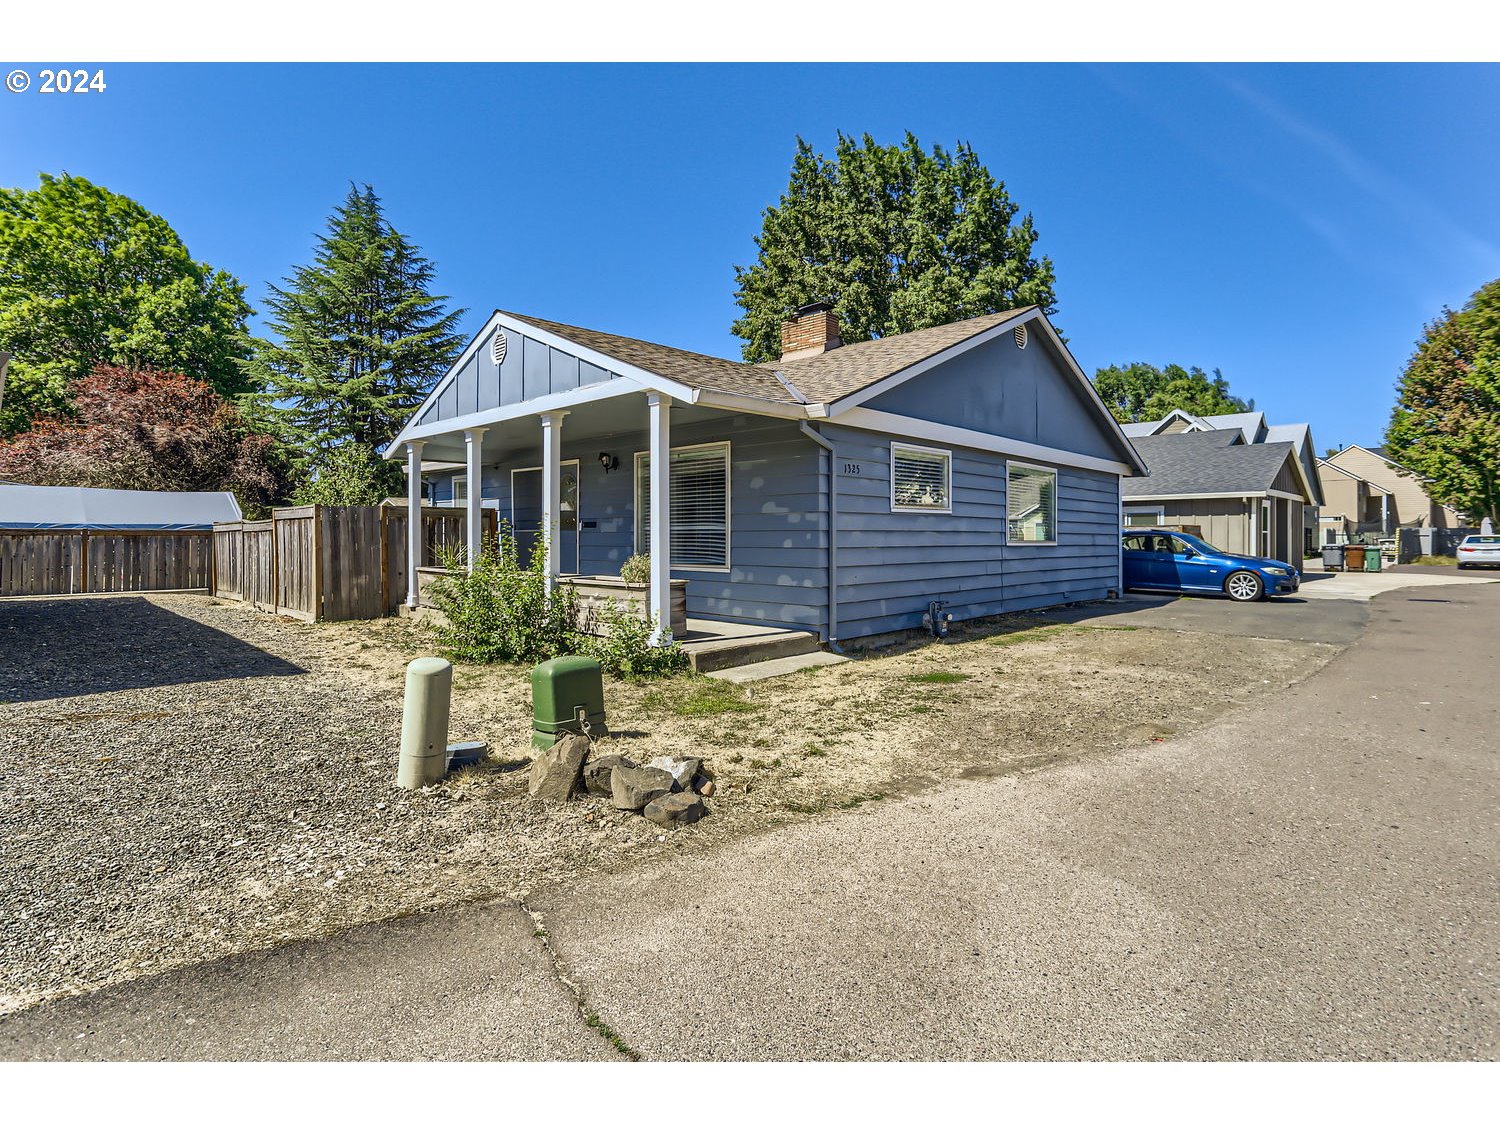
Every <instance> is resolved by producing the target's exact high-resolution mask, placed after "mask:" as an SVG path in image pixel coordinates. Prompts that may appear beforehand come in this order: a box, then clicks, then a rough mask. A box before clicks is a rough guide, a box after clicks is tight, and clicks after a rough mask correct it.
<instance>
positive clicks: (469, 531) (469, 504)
mask: <svg viewBox="0 0 1500 1125" xmlns="http://www.w3.org/2000/svg"><path fill="white" fill-rule="evenodd" d="M484 434H485V427H484V426H477V427H475V428H474V429H472V430H465V431H464V472H465V473H466V474H467V475H468V488H469V495H468V496H467V497H466V498H465V503H464V532H465V535H464V538H465V541H466V542H465V547H466V554H467V557H468V564H469V573H470V574H473V573H474V564H475V563H476V562H478V561H479V552H480V551H481V550H482V549H483V547H484V518H483V517H484V497H483V495H482V482H481V481H480V475H481V473H482V470H481V468H480V465H479V455H480V452H481V451H482V450H483V448H484Z"/></svg>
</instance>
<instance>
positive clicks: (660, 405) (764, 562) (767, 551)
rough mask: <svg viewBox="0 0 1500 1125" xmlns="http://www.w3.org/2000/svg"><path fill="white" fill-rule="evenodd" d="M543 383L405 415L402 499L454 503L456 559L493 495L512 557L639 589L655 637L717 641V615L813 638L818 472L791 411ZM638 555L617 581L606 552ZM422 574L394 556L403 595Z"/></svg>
mask: <svg viewBox="0 0 1500 1125" xmlns="http://www.w3.org/2000/svg"><path fill="white" fill-rule="evenodd" d="M590 390H591V393H590ZM549 397H552V398H554V399H557V398H567V399H569V400H570V401H568V402H567V403H566V404H564V403H561V402H548V401H546V400H545V399H542V400H538V401H534V402H528V403H525V404H516V405H515V406H514V407H511V408H509V409H500V410H492V411H488V412H484V413H481V414H471V415H457V414H456V415H455V416H454V417H453V418H451V419H446V418H445V419H442V420H440V421H434V422H427V423H425V424H422V425H420V426H413V427H409V432H408V433H407V434H406V435H404V440H403V442H402V447H401V450H400V453H401V455H404V460H405V466H406V470H407V484H408V494H409V500H410V502H413V503H414V502H416V500H417V498H419V497H420V496H421V495H422V494H423V492H424V491H425V494H426V496H427V498H428V502H429V503H436V504H439V505H446V506H452V507H457V508H462V509H464V510H465V512H466V516H467V518H466V520H465V527H466V544H465V547H466V554H467V556H468V558H470V559H472V558H474V557H476V556H477V554H478V552H479V550H480V547H481V543H480V539H479V536H480V529H481V527H482V526H483V524H482V520H481V512H482V510H483V509H485V508H488V509H492V510H494V511H495V512H496V513H497V515H498V516H499V517H500V519H501V520H503V521H505V523H506V524H507V525H508V526H509V527H510V529H511V531H512V533H513V534H514V535H515V537H516V540H517V544H518V546H519V548H520V549H521V551H522V554H523V557H525V558H530V557H531V556H532V555H533V554H534V553H537V552H540V554H541V555H542V557H543V559H544V560H545V561H544V569H545V572H546V575H547V579H548V582H549V584H553V585H555V584H557V583H559V582H568V583H570V584H575V585H577V586H578V587H580V589H581V590H582V591H584V592H585V594H584V596H585V597H590V596H594V595H596V594H601V593H602V594H604V595H608V594H609V586H610V584H611V583H613V585H614V586H615V588H616V589H617V590H618V592H619V594H620V595H621V596H622V598H623V599H625V600H630V599H634V600H637V601H641V600H644V603H645V604H644V609H645V612H646V613H647V615H648V616H650V617H651V618H653V619H654V620H655V621H656V622H657V625H658V637H659V639H661V640H665V639H666V637H667V634H668V632H669V630H670V626H671V625H673V624H675V625H676V626H677V628H676V629H675V630H672V631H675V632H676V633H677V634H678V635H679V639H682V640H684V641H685V642H687V644H688V645H689V647H690V651H691V650H692V649H693V648H694V647H696V643H697V642H702V643H704V644H709V643H712V644H715V645H719V642H721V641H723V640H725V639H726V634H725V627H726V625H733V624H739V625H743V626H751V627H756V628H759V629H774V630H778V631H780V632H782V633H785V632H787V631H788V630H790V631H791V632H793V633H797V634H805V635H806V636H810V637H811V640H812V644H813V646H814V647H816V645H817V642H818V637H819V631H820V627H821V625H822V621H821V617H822V613H823V607H824V603H825V599H826V593H825V582H824V577H825V574H826V570H825V566H824V543H825V542H826V540H825V539H824V538H823V536H824V531H823V522H824V521H823V516H824V513H823V511H821V510H820V509H822V508H823V504H822V503H821V502H820V487H821V480H822V474H821V472H820V465H819V461H818V449H817V447H816V446H815V445H814V444H813V442H812V441H811V440H810V439H808V438H807V437H806V436H804V435H803V434H801V433H800V432H799V431H798V427H797V425H796V423H795V422H792V421H790V420H785V419H779V418H771V417H766V416H764V415H761V414H747V413H743V412H739V411H734V410H730V409H725V408H723V407H718V406H713V407H710V406H704V405H701V404H697V403H692V402H686V401H680V400H677V399H675V398H674V397H673V396H671V395H669V394H666V393H664V392H661V391H658V390H654V389H651V388H645V387H640V386H638V385H631V384H629V383H627V382H626V381H625V380H623V379H615V380H611V381H610V382H609V383H607V384H603V385H600V386H597V387H595V388H592V389H589V390H583V391H580V392H574V393H573V394H571V395H567V396H549ZM486 414H487V415H488V416H485V415H486ZM395 453H396V451H394V450H393V451H392V452H391V453H388V454H387V455H388V456H392V455H395ZM789 477H790V478H792V479H791V480H789V479H788V478H789ZM424 482H425V489H424V487H423V485H424ZM799 492H806V493H807V495H805V496H798V495H797V493H799ZM640 554H644V555H647V556H648V558H649V569H648V575H647V579H646V581H645V583H644V591H642V588H641V585H639V581H640V580H639V579H636V582H637V583H638V584H637V585H635V586H634V587H633V588H629V589H627V588H625V587H624V586H623V584H622V583H621V582H620V577H619V576H620V572H621V567H622V566H623V564H624V563H625V562H626V560H628V559H629V558H631V557H632V556H634V555H640ZM413 557H415V555H413ZM422 577H423V576H422V575H421V574H419V573H418V568H416V567H414V566H413V567H409V573H408V596H407V604H408V605H410V606H416V605H417V604H419V602H420V600H421V590H420V587H421V583H422ZM643 592H644V598H642V594H643ZM674 602H675V606H674ZM674 608H675V610H676V612H675V614H674V612H673V610H674ZM674 619H675V620H674ZM719 647H720V648H722V647H725V646H723V645H719ZM729 647H733V646H729ZM695 663H696V661H695Z"/></svg>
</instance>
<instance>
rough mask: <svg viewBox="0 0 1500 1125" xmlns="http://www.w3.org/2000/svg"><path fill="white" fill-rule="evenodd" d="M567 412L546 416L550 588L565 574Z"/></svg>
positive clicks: (545, 536) (545, 531) (545, 534)
mask: <svg viewBox="0 0 1500 1125" xmlns="http://www.w3.org/2000/svg"><path fill="white" fill-rule="evenodd" d="M565 414H567V411H566V410H549V411H547V413H545V414H543V415H542V416H541V417H542V550H544V551H545V552H546V553H547V589H548V590H551V589H552V588H553V587H555V586H556V585H557V576H558V574H560V573H561V572H562V420H563V416H564V415H565Z"/></svg>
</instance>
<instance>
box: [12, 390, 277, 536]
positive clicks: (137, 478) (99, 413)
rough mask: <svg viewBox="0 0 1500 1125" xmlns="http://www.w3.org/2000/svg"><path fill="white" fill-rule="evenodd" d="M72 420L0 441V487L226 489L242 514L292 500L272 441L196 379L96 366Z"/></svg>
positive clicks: (77, 394) (48, 421) (57, 419)
mask: <svg viewBox="0 0 1500 1125" xmlns="http://www.w3.org/2000/svg"><path fill="white" fill-rule="evenodd" d="M72 399H73V402H72V405H73V416H70V417H67V416H53V417H49V418H43V419H39V420H38V421H37V422H35V423H34V424H33V426H32V428H31V429H30V430H28V431H26V432H25V433H21V434H17V435H16V436H15V437H13V438H11V439H10V440H9V441H0V480H5V481H11V482H14V483H18V484H47V485H67V486H75V487H87V488H134V489H148V490H153V491H166V492H217V491H225V490H227V491H230V492H233V493H234V494H235V497H236V499H238V500H239V503H240V507H241V508H242V509H244V511H245V512H246V514H252V513H258V512H262V511H264V510H265V509H267V508H269V507H270V506H271V505H272V504H274V503H275V502H276V501H278V500H280V499H282V498H283V497H284V496H285V495H286V494H287V492H288V463H287V459H286V457H285V455H284V453H283V451H282V450H281V449H280V448H279V447H278V446H277V444H276V442H275V441H274V440H273V439H272V438H270V437H268V436H266V435H265V434H261V433H256V432H254V431H252V430H251V429H250V428H249V427H248V426H247V425H246V424H245V421H244V419H243V418H241V417H240V414H239V411H237V410H236V409H235V407H234V405H233V404H232V403H230V402H228V401H226V400H225V399H223V398H222V397H220V396H219V395H218V394H217V393H216V392H215V391H214V389H213V388H212V387H210V386H209V385H208V384H207V383H205V382H203V381H202V380H201V379H191V378H188V377H187V376H185V375H178V374H175V373H173V372H169V371H156V370H153V369H151V368H127V367H114V366H110V365H107V364H100V365H99V366H97V367H95V368H94V371H93V374H92V375H89V376H86V377H85V378H83V379H80V380H78V381H77V383H75V384H74V389H73V396H72Z"/></svg>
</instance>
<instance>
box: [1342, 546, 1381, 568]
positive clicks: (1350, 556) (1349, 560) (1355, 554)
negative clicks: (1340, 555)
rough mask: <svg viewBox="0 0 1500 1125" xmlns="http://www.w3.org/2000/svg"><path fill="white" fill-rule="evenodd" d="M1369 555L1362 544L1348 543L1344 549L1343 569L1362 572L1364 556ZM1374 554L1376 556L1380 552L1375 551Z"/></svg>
mask: <svg viewBox="0 0 1500 1125" xmlns="http://www.w3.org/2000/svg"><path fill="white" fill-rule="evenodd" d="M1369 553H1370V552H1369V551H1368V550H1367V549H1366V548H1365V545H1364V544H1363V543H1350V544H1349V545H1348V546H1347V547H1345V548H1344V569H1345V570H1364V568H1365V556H1366V555H1368V554H1369ZM1375 554H1377V555H1378V554H1380V552H1379V551H1376V552H1375Z"/></svg>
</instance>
